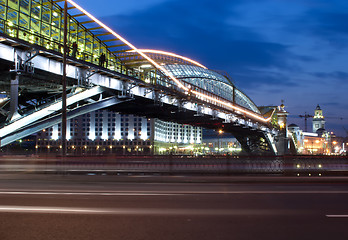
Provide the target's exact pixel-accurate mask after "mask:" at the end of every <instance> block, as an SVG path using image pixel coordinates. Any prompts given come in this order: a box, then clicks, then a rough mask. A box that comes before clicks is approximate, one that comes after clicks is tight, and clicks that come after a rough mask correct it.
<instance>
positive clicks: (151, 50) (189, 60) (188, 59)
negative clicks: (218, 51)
mask: <svg viewBox="0 0 348 240" xmlns="http://www.w3.org/2000/svg"><path fill="white" fill-rule="evenodd" d="M138 50H139V51H141V52H143V53H156V54H162V55H167V56H171V57H176V58H180V59H183V60H185V61H187V62H190V63H193V64H195V65H197V66H199V67H201V68H204V69H208V68H207V67H205V66H203V65H202V64H200V63H199V62H196V61H194V60H192V59H190V58H187V57H184V56H181V55H178V54H175V53H171V52H166V51H161V50H153V49H138ZM127 52H134V50H130V51H127Z"/></svg>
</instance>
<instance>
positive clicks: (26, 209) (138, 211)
mask: <svg viewBox="0 0 348 240" xmlns="http://www.w3.org/2000/svg"><path fill="white" fill-rule="evenodd" d="M0 212H6V213H36V214H103V215H105V214H109V215H167V216H168V215H174V216H178V215H179V216H182V215H184V216H187V215H188V216H194V215H195V216H233V215H234V216H240V215H248V216H250V215H261V216H265V215H294V214H296V213H295V212H294V211H293V210H281V211H279V210H276V211H275V210H272V209H210V208H209V209H192V208H189V209H185V208H160V209H159V208H75V207H49V206H48V207H42V206H0Z"/></svg>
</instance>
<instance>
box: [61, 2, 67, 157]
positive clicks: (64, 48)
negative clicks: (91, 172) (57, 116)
mask: <svg viewBox="0 0 348 240" xmlns="http://www.w3.org/2000/svg"><path fill="white" fill-rule="evenodd" d="M67 35H68V2H67V0H65V1H64V37H63V78H62V85H63V86H62V88H63V89H62V156H63V157H65V156H66V127H67V126H66V120H67V113H66V55H67Z"/></svg>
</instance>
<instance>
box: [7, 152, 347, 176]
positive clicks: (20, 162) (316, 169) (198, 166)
mask: <svg viewBox="0 0 348 240" xmlns="http://www.w3.org/2000/svg"><path fill="white" fill-rule="evenodd" d="M298 165H300V166H301V167H300V168H299V167H298ZM0 172H32V173H50V172H53V173H56V172H68V173H78V174H84V173H95V174H111V175H117V174H129V173H133V174H203V175H204V174H219V175H243V174H256V175H262V174H267V175H278V176H293V177H298V176H301V177H322V176H348V157H347V156H345V157H343V156H318V157H315V158H312V157H311V156H291V157H290V156H277V157H261V156H254V157H250V156H200V157H194V156H175V155H173V156H69V157H66V158H65V159H64V158H61V157H57V156H52V155H46V156H9V157H7V156H0Z"/></svg>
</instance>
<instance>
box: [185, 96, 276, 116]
mask: <svg viewBox="0 0 348 240" xmlns="http://www.w3.org/2000/svg"><path fill="white" fill-rule="evenodd" d="M191 92H192V93H194V94H195V95H199V96H203V97H205V98H207V99H209V100H211V101H214V102H216V103H219V104H221V105H223V106H225V107H227V108H230V109H233V110H236V111H239V112H242V113H245V114H246V115H249V116H251V117H253V118H256V119H258V120H260V121H262V122H268V121H270V120H271V118H272V117H269V118H263V117H261V116H259V115H256V114H254V113H252V112H250V111H247V110H244V109H242V108H240V107H237V106H233V105H232V104H231V103H230V102H225V101H221V100H219V99H216V98H213V97H210V96H207V95H205V94H203V93H200V92H197V91H194V90H193V91H191Z"/></svg>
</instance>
